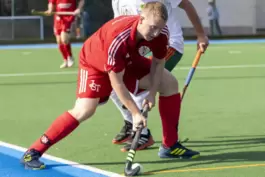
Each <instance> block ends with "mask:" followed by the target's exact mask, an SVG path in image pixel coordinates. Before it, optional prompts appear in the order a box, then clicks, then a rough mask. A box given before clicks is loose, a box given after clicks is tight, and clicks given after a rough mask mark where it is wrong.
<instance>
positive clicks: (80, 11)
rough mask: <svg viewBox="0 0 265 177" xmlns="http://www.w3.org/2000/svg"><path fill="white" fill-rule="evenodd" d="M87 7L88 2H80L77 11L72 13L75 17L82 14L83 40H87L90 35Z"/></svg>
mask: <svg viewBox="0 0 265 177" xmlns="http://www.w3.org/2000/svg"><path fill="white" fill-rule="evenodd" d="M88 6H89V0H80V1H79V4H78V7H77V9H76V10H75V12H74V13H75V15H79V14H82V18H83V28H84V35H85V38H88V37H89V36H90V34H91V32H90V16H89V9H88Z"/></svg>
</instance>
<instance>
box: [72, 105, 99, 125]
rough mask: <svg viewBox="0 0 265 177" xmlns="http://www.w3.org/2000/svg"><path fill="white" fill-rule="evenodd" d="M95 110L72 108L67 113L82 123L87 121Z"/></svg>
mask: <svg viewBox="0 0 265 177" xmlns="http://www.w3.org/2000/svg"><path fill="white" fill-rule="evenodd" d="M95 111H96V110H95V109H94V110H93V109H90V108H84V109H79V108H77V107H74V108H73V109H71V110H69V111H68V112H69V113H70V114H71V115H72V116H73V117H74V118H75V119H76V120H77V121H78V122H80V123H81V122H83V121H84V120H87V119H89V118H90V117H91V116H92V115H93V114H94V113H95Z"/></svg>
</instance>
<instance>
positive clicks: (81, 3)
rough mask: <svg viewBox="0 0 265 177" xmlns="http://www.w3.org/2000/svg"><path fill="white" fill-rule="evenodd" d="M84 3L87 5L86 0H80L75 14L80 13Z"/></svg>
mask: <svg viewBox="0 0 265 177" xmlns="http://www.w3.org/2000/svg"><path fill="white" fill-rule="evenodd" d="M84 5H85V0H80V1H79V3H78V6H77V8H76V10H75V11H74V15H79V14H80V13H81V11H82V10H83V8H84Z"/></svg>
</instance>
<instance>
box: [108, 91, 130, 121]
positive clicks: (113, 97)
mask: <svg viewBox="0 0 265 177" xmlns="http://www.w3.org/2000/svg"><path fill="white" fill-rule="evenodd" d="M110 98H111V100H112V101H113V103H114V104H115V105H116V107H117V108H118V109H119V110H120V112H121V114H122V116H123V119H124V120H126V121H128V122H131V123H132V114H131V113H130V111H129V110H128V109H123V108H122V105H123V104H122V103H121V101H120V99H119V98H118V96H117V94H116V93H115V92H114V91H112V92H111V95H110Z"/></svg>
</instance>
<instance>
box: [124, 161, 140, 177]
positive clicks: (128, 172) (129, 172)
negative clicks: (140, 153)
mask: <svg viewBox="0 0 265 177" xmlns="http://www.w3.org/2000/svg"><path fill="white" fill-rule="evenodd" d="M140 171H141V167H140V166H136V167H135V168H132V162H131V161H126V164H125V169H124V174H125V176H137V175H138V174H139V173H140Z"/></svg>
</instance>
